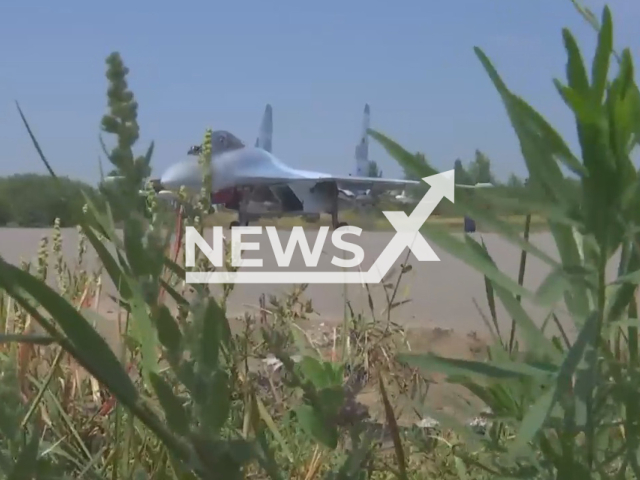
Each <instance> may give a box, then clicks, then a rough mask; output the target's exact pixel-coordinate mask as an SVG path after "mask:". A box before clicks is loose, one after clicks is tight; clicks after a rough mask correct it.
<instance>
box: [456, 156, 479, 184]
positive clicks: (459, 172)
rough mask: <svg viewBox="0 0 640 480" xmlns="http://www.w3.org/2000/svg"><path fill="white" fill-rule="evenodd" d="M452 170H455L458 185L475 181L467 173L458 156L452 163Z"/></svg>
mask: <svg viewBox="0 0 640 480" xmlns="http://www.w3.org/2000/svg"><path fill="white" fill-rule="evenodd" d="M453 171H454V172H455V180H456V183H458V184H460V185H472V184H473V183H475V182H473V181H472V180H471V175H469V172H467V170H466V169H465V168H464V165H463V164H462V160H460V159H459V158H458V159H457V160H456V161H455V162H454V163H453Z"/></svg>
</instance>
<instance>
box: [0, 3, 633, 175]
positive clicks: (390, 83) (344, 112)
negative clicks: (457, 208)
mask: <svg viewBox="0 0 640 480" xmlns="http://www.w3.org/2000/svg"><path fill="white" fill-rule="evenodd" d="M587 1H588V4H589V5H590V6H591V7H592V8H593V9H594V10H595V11H596V13H597V14H598V15H600V13H601V9H602V6H603V3H602V2H601V1H596V0H587ZM609 5H610V6H611V7H612V10H613V14H614V21H615V36H616V39H615V40H616V45H617V46H618V47H623V46H630V47H631V48H632V49H633V50H634V53H635V54H636V61H638V62H640V57H639V56H637V54H638V53H640V30H638V25H640V2H638V1H637V0H611V2H610V3H609ZM564 26H567V27H569V28H570V29H571V30H572V31H573V32H574V34H575V35H576V36H577V37H578V40H579V42H580V44H581V46H582V47H583V53H584V54H585V57H587V58H588V60H589V61H590V59H591V55H592V52H593V47H594V44H595V34H594V32H593V31H592V30H591V29H590V27H589V26H587V25H586V23H585V22H584V21H583V20H582V19H581V18H580V17H579V15H578V14H577V12H575V10H574V9H573V7H572V5H571V2H570V0H484V1H481V0H447V1H445V0H442V1H427V0H404V1H402V2H398V3H397V4H392V3H390V2H386V1H381V0H367V1H365V0H349V1H344V0H343V1H337V0H324V1H322V2H304V1H293V0H279V1H273V2H265V1H258V0H245V1H241V0H236V1H227V2H215V1H207V2H182V3H177V2H168V1H166V2H158V1H156V2H150V1H147V0H144V1H137V2H136V1H129V2H124V1H120V0H118V1H115V0H112V1H107V2H89V1H79V0H68V1H64V2H49V1H44V0H36V1H32V2H22V3H21V2H3V3H2V5H1V6H0V53H1V55H0V59H1V61H2V68H1V69H0V175H7V174H11V173H19V172H29V171H31V172H33V171H38V172H43V171H44V169H43V166H42V165H41V164H40V162H39V160H38V158H37V156H36V153H35V151H34V150H33V148H32V147H31V145H30V142H29V139H28V137H27V134H26V132H25V130H24V129H23V127H22V125H21V123H20V119H19V117H18V114H17V111H16V109H15V106H14V104H13V102H14V100H16V99H17V100H18V101H19V102H20V103H21V106H22V108H23V110H24V111H25V113H26V115H27V117H28V119H29V120H30V122H31V124H32V127H33V128H34V130H35V132H36V134H37V136H38V138H39V140H40V142H41V145H42V147H43V148H44V150H45V152H46V153H47V154H48V156H49V158H50V160H51V161H52V163H53V165H54V167H55V168H56V169H57V170H58V171H59V173H61V174H64V175H69V176H72V177H75V178H80V179H83V180H88V181H96V180H97V179H98V166H97V159H98V156H99V155H100V153H101V152H100V147H99V143H98V132H99V122H100V118H101V116H102V114H103V113H104V112H105V108H106V96H105V88H106V79H105V76H104V72H105V64H104V59H105V57H106V56H107V55H108V54H109V53H110V52H112V51H114V50H118V51H120V53H121V54H122V56H123V58H124V60H125V62H126V64H127V66H128V67H129V68H130V69H131V74H130V86H131V88H132V89H133V91H134V93H135V95H136V98H137V100H138V102H139V104H140V116H139V121H140V125H141V128H142V132H141V133H142V137H141V142H140V146H139V148H140V151H142V150H143V149H144V148H146V145H147V144H148V142H149V141H150V140H152V139H153V140H155V141H156V147H157V148H156V154H155V156H154V158H153V167H154V173H155V174H159V173H161V170H162V169H164V168H166V167H167V166H168V165H169V164H171V163H172V162H174V161H176V160H178V159H181V158H183V157H184V153H185V151H186V149H187V148H188V146H189V145H191V144H194V143H196V142H199V141H200V140H201V138H202V135H203V132H204V130H205V128H207V127H209V126H210V127H213V128H215V129H227V130H230V131H232V132H234V133H235V134H236V135H238V136H239V137H240V138H242V139H244V140H245V141H246V142H248V143H253V141H254V140H255V137H256V135H257V131H258V126H259V122H260V117H261V115H262V111H263V109H264V106H265V104H266V103H267V102H269V103H271V104H272V105H273V108H274V124H275V125H274V152H275V153H276V155H278V156H279V157H281V158H282V159H283V160H284V161H286V162H287V163H289V164H291V165H292V166H299V167H302V168H307V169H312V168H314V169H321V170H324V171H328V172H330V173H337V174H344V173H347V172H350V171H351V170H352V169H353V164H354V160H353V156H354V147H355V144H356V142H357V139H358V134H359V130H360V122H361V115H362V109H363V106H364V104H365V103H366V102H368V103H370V104H371V109H372V126H373V127H374V128H376V129H379V130H381V131H382V132H385V133H386V134H388V135H390V136H391V137H392V138H394V139H396V140H397V141H399V142H400V143H401V144H403V145H404V146H405V147H407V148H408V149H410V150H412V151H423V152H425V153H426V154H427V156H428V158H429V159H430V160H431V162H432V163H433V164H434V165H435V166H437V167H440V168H445V167H450V166H451V165H452V164H453V161H454V160H455V159H456V158H457V157H460V158H462V159H463V160H465V161H466V160H469V159H471V158H472V157H473V152H474V150H475V149H476V148H479V149H481V150H483V151H484V152H485V153H486V154H487V155H489V157H490V158H491V159H492V161H493V163H494V170H495V171H496V172H497V173H498V176H499V177H502V178H506V177H507V176H508V174H509V173H510V172H515V173H517V174H521V175H522V174H524V172H525V170H524V163H523V160H522V158H521V156H520V151H519V147H518V144H517V142H516V140H515V137H514V134H513V132H512V130H511V127H510V126H509V124H508V121H507V118H506V114H505V112H504V110H503V107H502V105H501V103H500V101H499V99H498V96H497V94H496V92H495V91H494V89H493V87H492V85H491V84H490V82H489V80H488V78H487V76H486V74H485V72H484V70H483V69H482V67H481V65H480V63H479V62H478V60H477V58H476V57H475V55H474V53H473V47H474V46H475V45H477V46H480V47H481V48H483V49H484V50H485V52H486V53H487V55H488V56H489V57H490V58H491V59H492V61H493V62H494V65H496V67H497V68H498V70H499V72H500V73H501V74H502V75H503V78H504V79H505V80H506V82H507V84H508V85H509V86H510V87H511V88H512V89H513V90H514V91H515V92H517V93H519V94H521V95H522V96H523V97H524V98H525V99H527V100H528V101H529V102H530V103H532V104H533V105H534V107H535V108H537V109H539V110H540V111H541V112H542V113H543V114H544V115H545V116H547V118H549V119H551V120H552V123H553V124H554V125H555V126H556V127H557V128H558V129H559V130H560V131H561V133H562V134H564V135H565V136H567V137H568V138H569V140H570V142H571V143H572V144H574V145H575V142H574V136H575V134H574V132H573V129H572V123H571V120H572V119H571V116H570V115H569V113H568V110H567V108H566V107H565V106H564V104H563V103H562V102H561V101H560V99H559V97H558V95H557V93H556V91H555V89H554V87H553V85H552V83H551V79H552V78H553V77H561V78H564V65H565V53H564V49H563V46H562V37H561V28H562V27H564ZM371 158H372V159H374V160H376V161H378V163H379V165H380V166H381V168H382V170H383V172H384V173H385V176H392V175H399V174H400V169H399V168H398V166H397V165H396V164H395V162H394V161H393V160H392V159H391V158H389V157H388V156H386V155H385V154H384V152H383V151H382V150H381V149H380V148H379V147H378V146H377V145H374V147H373V148H372V152H371Z"/></svg>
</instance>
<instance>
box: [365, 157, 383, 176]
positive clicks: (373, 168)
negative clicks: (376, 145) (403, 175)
mask: <svg viewBox="0 0 640 480" xmlns="http://www.w3.org/2000/svg"><path fill="white" fill-rule="evenodd" d="M367 177H376V178H380V177H382V170H380V168H379V167H378V164H377V163H376V162H374V161H373V160H370V161H369V171H368V172H367Z"/></svg>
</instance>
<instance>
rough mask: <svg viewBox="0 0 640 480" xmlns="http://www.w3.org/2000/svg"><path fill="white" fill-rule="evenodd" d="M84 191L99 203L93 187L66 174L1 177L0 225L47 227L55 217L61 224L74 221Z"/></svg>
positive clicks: (82, 204) (79, 209) (72, 224)
mask: <svg viewBox="0 0 640 480" xmlns="http://www.w3.org/2000/svg"><path fill="white" fill-rule="evenodd" d="M58 182H60V183H58ZM83 192H84V193H85V194H86V195H87V196H89V198H90V199H91V200H92V201H93V202H94V203H98V204H100V198H99V195H98V192H97V191H96V189H95V188H93V187H91V186H90V185H87V184H86V183H82V182H78V181H74V180H70V179H68V178H66V177H59V178H58V179H55V178H53V177H51V176H49V175H37V174H22V175H13V176H10V177H3V178H0V225H7V224H14V225H17V226H21V227H47V226H52V225H53V222H54V221H55V219H56V218H60V223H61V225H62V226H64V227H69V226H74V225H77V224H78V223H79V221H80V218H81V216H82V207H83V206H84V204H85V197H84V195H83Z"/></svg>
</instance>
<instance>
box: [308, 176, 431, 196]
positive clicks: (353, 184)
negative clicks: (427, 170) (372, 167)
mask: <svg viewBox="0 0 640 480" xmlns="http://www.w3.org/2000/svg"><path fill="white" fill-rule="evenodd" d="M319 181H324V182H330V181H334V182H336V184H337V185H338V188H339V189H341V190H349V191H362V190H369V192H370V193H372V194H374V195H375V194H380V193H383V192H387V191H393V190H404V189H405V188H406V187H407V186H411V185H421V184H422V185H424V183H423V182H417V181H414V180H400V179H393V178H379V177H352V176H346V177H342V176H329V177H326V178H322V179H319Z"/></svg>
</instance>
